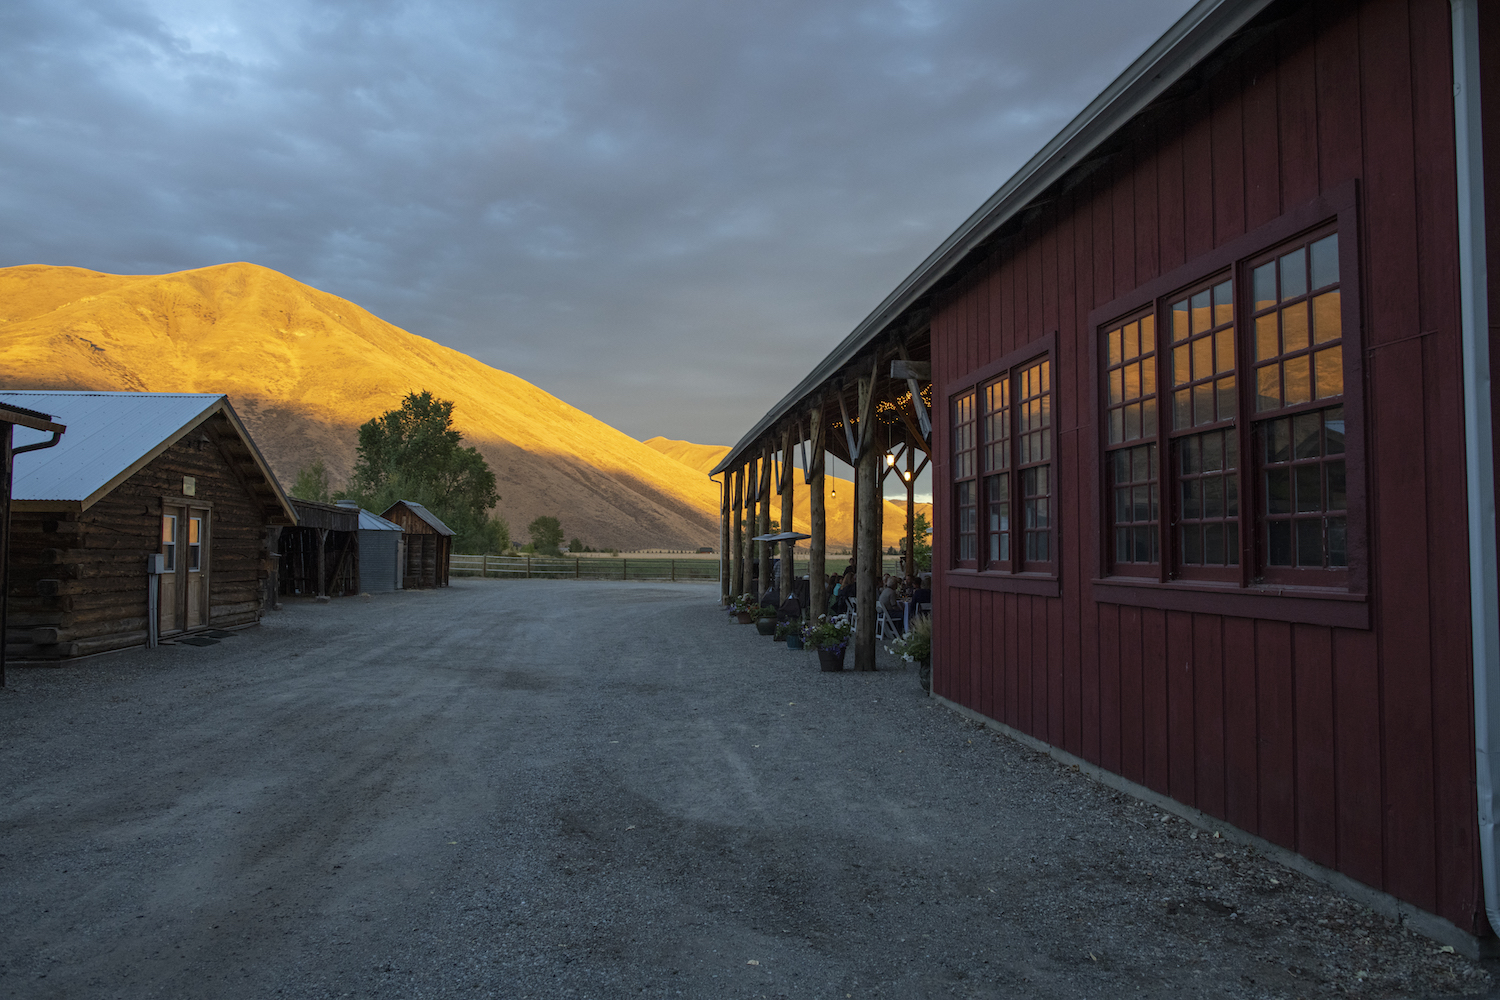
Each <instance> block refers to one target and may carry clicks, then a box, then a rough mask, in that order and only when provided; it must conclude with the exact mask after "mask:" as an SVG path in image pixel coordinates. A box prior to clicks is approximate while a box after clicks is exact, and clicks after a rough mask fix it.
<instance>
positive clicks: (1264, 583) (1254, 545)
mask: <svg viewBox="0 0 1500 1000" xmlns="http://www.w3.org/2000/svg"><path fill="white" fill-rule="evenodd" d="M1491 180H1497V181H1500V5H1495V4H1482V3H1479V2H1478V0H1202V2H1199V3H1197V4H1195V5H1194V6H1193V7H1192V9H1191V10H1189V11H1188V12H1187V14H1185V15H1184V16H1183V18H1182V19H1181V20H1180V21H1179V22H1178V23H1177V24H1175V25H1174V26H1173V27H1172V28H1171V29H1170V30H1169V31H1168V32H1167V33H1166V34H1165V35H1164V36H1163V37H1162V38H1161V39H1159V40H1158V41H1157V42H1156V43H1154V44H1153V45H1152V46H1151V47H1150V48H1149V49H1148V50H1147V51H1146V52H1145V53H1143V54H1142V55H1141V56H1140V57H1139V58H1138V59H1137V60H1136V61H1135V62H1134V63H1133V64H1132V65H1131V66H1130V67H1128V68H1127V69H1126V71H1125V72H1124V73H1123V74H1121V76H1120V77H1119V78H1118V79H1116V80H1115V81H1114V82H1113V83H1111V84H1110V86H1109V87H1108V88H1106V90H1105V91H1104V92H1103V93H1101V94H1100V95H1099V96H1098V97H1097V98H1096V99H1095V100H1094V101H1093V102H1092V103H1090V104H1089V105H1088V106H1087V107H1086V108H1084V109H1083V111H1082V112H1080V113H1079V114H1078V116H1077V117H1076V118H1074V119H1073V120H1072V121H1071V122H1070V123H1069V124H1068V125H1067V126H1066V127H1065V128H1064V129H1063V130H1062V131H1061V132H1060V133H1059V134H1058V135H1057V136H1056V137H1055V138H1053V139H1052V140H1050V141H1049V142H1048V143H1047V144H1046V145H1045V146H1044V147H1043V148H1042V149H1040V150H1039V151H1038V152H1037V153H1036V154H1035V156H1034V157H1033V158H1032V159H1031V160H1030V161H1028V162H1027V163H1026V164H1025V165H1024V166H1023V167H1022V168H1021V170H1020V171H1019V172H1018V173H1017V174H1016V175H1015V176H1013V177H1012V178H1010V179H1009V180H1007V181H1006V182H1005V183H1004V184H1003V185H1002V186H1001V187H1000V188H999V189H998V190H997V191H996V192H995V194H994V195H993V196H991V197H990V198H989V199H988V200H987V201H986V202H985V203H984V204H983V205H981V206H979V208H978V209H977V210H976V211H975V212H974V213H973V214H972V215H971V216H970V217H969V218H968V219H967V220H966V221H965V222H964V223H963V224H962V225H961V226H960V227H959V228H958V229H957V230H956V231H955V232H954V233H953V234H952V235H950V236H949V237H948V238H947V239H945V240H944V241H943V242H942V244H941V245H939V246H938V247H937V248H936V249H935V250H934V251H933V252H932V254H931V255H930V256H929V257H928V258H927V259H926V260H925V261H923V262H922V264H921V265H920V266H919V267H918V268H917V269H916V270H915V271H914V272H913V273H912V274H911V275H910V276H909V277H907V278H906V279H905V280H903V281H902V282H901V283H900V284H899V285H898V286H897V287H896V288H895V289H894V290H893V291H892V292H891V293H890V294H889V295H888V296H887V297H886V299H885V300H884V301H883V302H881V303H880V304H879V306H877V307H876V309H875V310H874V311H873V312H871V314H870V315H869V316H868V317H867V318H866V319H865V320H864V321H863V322H862V323H861V324H859V326H857V327H856V328H855V330H854V331H853V332H852V333H850V334H849V335H848V336H847V337H846V338H845V339H844V340H843V341H842V342H841V343H840V344H839V345H838V346H837V347H836V348H835V350H834V351H833V352H832V353H831V354H830V355H829V356H828V357H827V358H826V359H825V360H824V361H823V362H822V363H821V364H820V365H819V366H818V367H817V368H815V369H814V370H813V372H811V373H810V374H809V375H808V376H807V377H806V378H804V379H803V380H802V382H801V383H800V384H799V385H798V386H796V387H795V388H794V389H793V390H792V392H791V393H789V394H788V395H787V396H786V397H785V398H784V399H783V400H782V401H781V402H780V403H778V404H777V405H776V406H775V407H773V408H772V410H771V411H769V412H768V413H767V414H766V415H765V416H764V417H763V418H761V420H760V421H759V422H758V423H757V424H756V425H755V426H754V427H753V428H752V429H751V430H750V431H749V432H748V433H747V434H746V435H745V436H744V437H743V438H742V439H741V441H740V442H739V443H738V444H736V445H735V447H734V448H733V449H732V450H731V452H730V454H729V455H728V456H727V457H726V458H725V459H724V461H723V462H722V463H721V464H720V466H719V467H718V468H716V469H715V470H714V472H715V473H720V472H722V473H725V474H726V475H729V476H733V477H734V483H733V484H732V489H731V488H730V484H728V483H727V481H726V505H725V508H724V513H723V517H724V519H725V522H726V526H727V523H728V519H729V517H730V516H731V514H733V516H734V518H735V529H736V531H737V530H738V519H739V516H740V503H739V500H738V497H739V495H740V494H741V493H742V492H745V486H746V484H747V483H748V484H750V485H751V486H752V488H753V483H754V480H755V476H754V472H753V470H754V463H755V462H756V460H757V457H759V456H763V455H764V454H765V452H766V449H768V448H775V447H778V445H777V444H776V442H777V441H778V439H781V440H785V437H784V435H786V434H787V433H788V432H790V433H791V434H792V440H793V441H794V442H799V443H800V442H804V441H807V442H811V443H812V445H813V450H812V453H811V455H810V456H809V457H810V458H811V462H808V461H806V460H804V463H803V464H804V467H805V468H808V469H809V473H810V475H809V477H808V483H809V488H810V489H812V490H813V491H814V493H813V503H814V509H815V510H816V509H817V508H818V505H820V504H821V502H822V500H821V493H822V488H823V486H822V477H821V462H822V456H821V452H822V450H823V449H824V448H825V447H826V448H828V450H829V451H830V452H832V453H834V454H838V455H839V457H840V458H843V459H844V460H846V461H847V460H851V459H852V460H853V461H854V462H856V463H857V465H858V472H859V479H858V482H859V483H860V485H861V487H862V488H868V489H871V490H873V489H875V488H876V486H877V483H878V478H877V469H876V466H877V465H878V458H877V455H878V453H879V452H880V451H883V450H885V448H886V446H885V445H884V443H883V441H884V440H885V438H886V437H887V436H888V433H889V432H888V431H887V430H886V429H885V428H884V427H883V426H882V425H881V422H880V420H879V412H880V411H879V404H881V403H888V404H890V405H891V406H892V407H893V408H894V409H895V410H897V411H899V413H898V416H899V418H900V425H902V426H904V428H905V431H904V433H905V436H906V440H907V441H909V442H911V443H912V445H914V446H916V447H918V448H921V449H922V450H924V451H926V452H927V453H928V454H929V455H930V457H931V459H932V463H933V469H934V475H933V493H934V496H933V501H934V513H935V532H934V542H933V553H934V554H933V571H934V583H933V607H934V618H933V623H934V624H933V627H934V638H933V652H932V657H933V659H932V692H933V695H934V696H935V697H936V698H938V699H940V700H941V701H942V702H943V703H944V704H946V705H949V706H950V707H952V708H954V709H955V710H956V711H959V712H961V713H965V714H968V715H971V716H972V717H974V718H977V719H982V720H984V721H986V722H987V723H988V724H990V725H992V726H993V727H995V728H997V729H1000V730H1002V731H1004V732H1007V733H1009V734H1011V735H1013V736H1015V737H1016V738H1017V739H1020V740H1022V741H1024V742H1027V743H1028V744H1029V745H1032V746H1035V747H1038V748H1042V749H1045V750H1046V751H1047V752H1049V753H1051V754H1052V755H1053V756H1054V757H1056V758H1058V759H1060V760H1064V761H1066V762H1068V763H1070V764H1073V765H1076V766H1078V767H1079V768H1080V769H1081V770H1083V771H1084V772H1085V773H1089V774H1091V775H1094V776H1095V777H1096V778H1097V779H1098V780H1100V781H1103V782H1105V783H1106V784H1109V785H1111V786H1112V787H1114V788H1118V789H1123V790H1125V791H1128V792H1130V793H1131V794H1135V795H1138V796H1140V797H1141V798H1143V799H1146V800H1147V801H1150V802H1152V803H1153V804H1156V805H1158V806H1160V807H1161V808H1165V809H1170V810H1172V811H1175V812H1177V813H1179V814H1180V815H1183V816H1186V817H1189V818H1191V819H1192V820H1193V821H1194V822H1197V823H1200V824H1202V825H1204V826H1207V827H1212V828H1213V829H1215V830H1216V831H1223V832H1224V833H1225V835H1227V836H1232V837H1234V838H1236V839H1238V840H1239V841H1240V842H1243V843H1251V844H1254V845H1256V846H1257V847H1258V848H1260V849H1261V850H1263V851H1265V852H1266V853H1267V854H1269V855H1271V856H1273V857H1277V858H1279V859H1280V860H1282V861H1284V862H1285V863H1287V864H1289V865H1292V866H1294V867H1297V868H1299V869H1300V870H1303V871H1306V872H1309V873H1312V874H1315V875H1316V876H1317V877H1320V878H1324V879H1326V880H1327V881H1329V882H1331V883H1332V884H1335V885H1338V886H1339V887H1341V888H1343V889H1344V890H1345V891H1348V892H1350V893H1351V894H1352V895H1354V896H1355V897H1356V898H1359V899H1361V900H1362V901H1364V902H1366V903H1368V904H1369V905H1371V906H1373V907H1375V908H1376V909H1378V910H1380V911H1381V912H1384V913H1386V914H1388V915H1391V916H1396V915H1400V916H1401V918H1402V919H1405V920H1406V921H1407V922H1408V923H1409V925H1410V926H1413V927H1415V928H1417V929H1419V930H1421V931H1422V932H1424V933H1427V934H1429V935H1431V936H1433V937H1435V938H1437V939H1438V940H1441V941H1444V942H1447V943H1451V944H1453V945H1455V946H1457V947H1459V948H1460V949H1462V950H1464V951H1465V952H1467V953H1469V954H1478V953H1479V952H1480V951H1482V950H1484V949H1491V950H1493V949H1494V947H1495V937H1494V928H1496V927H1500V830H1497V823H1496V819H1497V814H1500V787H1497V782H1500V604H1497V589H1500V588H1497V582H1496V581H1497V569H1496V566H1497V539H1496V529H1495V499H1494V491H1495V482H1494V464H1495V461H1496V455H1495V442H1496V440H1497V437H1496V435H1497V430H1500V414H1497V411H1496V409H1495V406H1494V400H1493V398H1492V395H1491V392H1490V383H1491V380H1492V377H1493V376H1494V375H1495V374H1497V373H1500V372H1497V371H1496V369H1495V367H1494V365H1495V363H1496V360H1497V357H1496V351H1495V350H1494V347H1495V342H1496V327H1495V325H1494V321H1493V318H1494V317H1497V316H1500V297H1497V296H1500V242H1497V238H1500V183H1497V185H1494V186H1492V185H1490V183H1489V182H1490V181H1491ZM887 373H889V374H887ZM918 381H921V382H925V383H926V385H925V387H919V386H918V384H917V383H918ZM903 391H904V392H905V393H906V395H904V396H903V395H900V394H901V393H902V392H903ZM923 393H930V400H931V402H930V413H929V411H928V409H927V408H926V407H924V405H923V401H922V394H923ZM872 401H873V403H872ZM929 420H930V423H929ZM800 446H801V447H804V448H805V447H806V445H800ZM779 447H780V448H781V450H782V451H783V452H784V453H790V452H791V451H792V450H793V448H794V447H795V446H789V445H780V446H779ZM888 454H889V452H888ZM761 460H762V461H763V460H764V459H763V458H762V459H761ZM866 484H868V486H867V485H866ZM731 496H733V497H734V498H735V499H734V500H733V501H729V500H728V498H729V497H731ZM861 511H862V512H863V508H861ZM814 534H815V536H816V535H817V534H818V529H817V528H814ZM869 534H870V531H869V529H868V528H866V527H864V526H861V527H860V528H859V529H858V530H857V532H856V535H857V537H858V538H860V539H861V541H860V548H859V559H860V561H861V563H862V564H863V565H862V567H861V570H862V572H868V570H867V569H866V567H868V566H869V565H870V562H871V560H872V558H873V556H874V554H875V553H874V549H873V548H870V547H868V543H867V542H866V541H865V539H866V536H867V535H869ZM820 543H821V540H820V539H819V538H818V537H815V538H814V540H813V547H814V552H815V560H816V559H817V555H816V553H817V552H818V551H819V546H820ZM815 565H820V564H819V563H817V562H815ZM732 572H733V570H732ZM865 586H866V584H865V582H864V580H863V579H862V580H861V582H860V595H861V597H863V593H864V590H865ZM871 610H873V609H871ZM866 618H867V615H866V609H865V608H863V607H861V610H860V628H859V630H858V631H857V632H856V637H855V642H854V648H855V652H856V659H857V662H862V663H863V664H865V666H866V668H873V665H874V664H873V654H874V642H873V633H872V632H870V631H869V629H871V628H873V623H867V621H866ZM867 653H868V656H869V657H870V658H869V659H866V656H867Z"/></svg>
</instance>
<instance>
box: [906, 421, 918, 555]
mask: <svg viewBox="0 0 1500 1000" xmlns="http://www.w3.org/2000/svg"><path fill="white" fill-rule="evenodd" d="M916 454H917V450H916V449H915V448H913V447H912V446H911V439H910V438H908V439H907V444H906V565H905V567H904V568H905V570H906V573H907V575H908V576H912V575H915V574H916V572H917V548H916V545H917V512H916V502H915V501H916V498H917V474H916V473H915V472H913V471H912V468H913V463H914V462H915V460H916Z"/></svg>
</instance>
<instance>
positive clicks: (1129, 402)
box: [1099, 227, 1349, 585]
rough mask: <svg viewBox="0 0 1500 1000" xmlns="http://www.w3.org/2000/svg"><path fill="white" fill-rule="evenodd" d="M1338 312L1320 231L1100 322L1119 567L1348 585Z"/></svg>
mask: <svg viewBox="0 0 1500 1000" xmlns="http://www.w3.org/2000/svg"><path fill="white" fill-rule="evenodd" d="M1220 266H1221V267H1222V266H1224V265H1220ZM1240 289H1244V290H1245V291H1246V292H1247V293H1248V294H1245V295H1241V294H1237V293H1238V292H1239V291H1240ZM1343 321H1344V317H1343V309H1342V304H1341V300H1340V284H1339V237H1338V233H1337V232H1334V231H1331V227H1325V228H1323V229H1321V230H1318V231H1314V232H1313V233H1311V234H1309V235H1306V236H1303V237H1300V238H1297V239H1294V240H1292V241H1291V242H1289V243H1286V244H1283V245H1281V246H1278V247H1276V248H1275V249H1273V250H1270V251H1266V252H1264V253H1261V254H1258V255H1256V256H1254V257H1250V258H1242V259H1240V260H1238V261H1236V262H1234V263H1233V264H1230V265H1228V269H1227V270H1224V271H1220V272H1219V273H1217V274H1213V275H1210V276H1208V277H1206V278H1204V279H1202V280H1200V281H1199V282H1198V283H1196V284H1194V285H1190V286H1188V287H1187V288H1185V289H1182V290H1181V291H1178V292H1174V293H1171V294H1168V295H1165V296H1160V297H1158V298H1156V299H1154V300H1153V301H1152V302H1151V304H1150V305H1149V306H1148V307H1146V309H1145V310H1144V311H1139V312H1137V313H1136V314H1134V315H1131V316H1128V317H1127V318H1125V319H1124V320H1119V321H1116V322H1114V323H1109V324H1106V325H1105V326H1103V327H1102V328H1101V329H1100V341H1099V344H1100V347H1099V350H1100V361H1099V372H1100V375H1101V381H1102V383H1103V384H1102V386H1101V394H1102V396H1103V403H1104V405H1103V408H1102V413H1103V414H1104V426H1103V427H1102V428H1101V437H1102V438H1103V459H1104V470H1103V472H1104V479H1105V486H1106V497H1107V499H1106V507H1105V510H1106V518H1107V522H1108V528H1109V530H1108V531H1107V532H1106V534H1105V548H1106V552H1105V562H1106V565H1107V566H1108V567H1109V571H1110V572H1111V573H1113V574H1115V575H1119V576H1147V577H1152V576H1155V577H1157V578H1158V579H1159V580H1160V581H1162V582H1165V581H1167V580H1170V579H1187V580H1192V579H1203V580H1216V581H1224V582H1239V583H1241V584H1248V583H1255V582H1261V581H1271V582H1280V583H1303V584H1315V585H1316V584H1338V583H1342V582H1344V578H1343V575H1342V574H1343V572H1344V571H1345V570H1346V569H1347V567H1348V565H1349V537H1348V534H1349V532H1348V510H1347V500H1346V487H1345V479H1346V463H1345V446H1344V438H1345V407H1344V403H1345V400H1344V354H1343V339H1344V337H1343V333H1344V331H1343ZM1157 358H1161V364H1160V365H1158V364H1157V360H1156V359H1157ZM1243 387H1250V388H1249V389H1248V391H1242V389H1243ZM1159 442H1165V444H1164V445H1163V448H1164V452H1163V455H1164V456H1165V461H1161V460H1159V456H1158V443H1159Z"/></svg>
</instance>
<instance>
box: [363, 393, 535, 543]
mask: <svg viewBox="0 0 1500 1000" xmlns="http://www.w3.org/2000/svg"><path fill="white" fill-rule="evenodd" d="M341 496H343V497H346V498H348V499H350V500H355V501H358V503H359V505H360V506H361V507H367V508H369V509H371V510H373V511H375V512H376V513H379V512H381V511H383V510H386V509H387V508H388V507H390V505H391V504H393V503H395V502H396V501H397V500H415V501H416V502H417V503H420V504H422V505H424V506H426V507H427V508H428V509H429V510H431V511H432V512H433V513H434V514H436V515H437V516H438V517H440V518H442V520H443V522H444V523H445V524H447V525H448V527H450V528H452V529H453V531H454V533H455V537H454V539H453V548H454V551H455V552H467V553H473V554H479V553H486V552H502V551H504V550H506V549H508V548H510V526H509V525H507V524H506V523H505V519H504V518H502V517H500V516H498V515H493V516H492V515H491V514H490V511H491V510H492V509H493V508H494V506H495V504H497V503H499V502H500V494H499V493H497V492H496V491H495V473H494V472H492V471H491V470H490V467H489V465H488V464H487V463H486V462H485V460H484V456H482V455H480V454H479V452H478V451H477V450H475V449H474V448H465V447H464V446H463V437H462V436H461V435H460V434H459V433H458V431H456V430H454V429H453V404H452V403H451V402H449V401H448V400H445V399H438V398H436V397H435V396H433V395H432V393H430V392H425V391H424V392H413V393H409V394H407V396H406V398H405V399H403V400H402V401H401V405H400V406H399V407H398V408H396V409H394V410H388V411H386V412H385V413H382V414H381V415H380V416H378V417H376V418H375V419H374V420H371V421H369V422H368V423H366V424H364V425H363V426H361V427H360V429H359V456H358V458H357V459H356V461H355V463H354V475H353V476H351V477H350V480H349V489H348V490H347V491H345V492H344V493H343V494H341Z"/></svg>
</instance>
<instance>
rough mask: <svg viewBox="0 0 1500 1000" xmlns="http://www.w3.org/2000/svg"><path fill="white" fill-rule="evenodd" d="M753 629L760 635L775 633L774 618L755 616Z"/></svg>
mask: <svg viewBox="0 0 1500 1000" xmlns="http://www.w3.org/2000/svg"><path fill="white" fill-rule="evenodd" d="M755 631H757V632H759V633H760V634H761V635H775V634H776V619H774V618H757V619H756V620H755Z"/></svg>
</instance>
